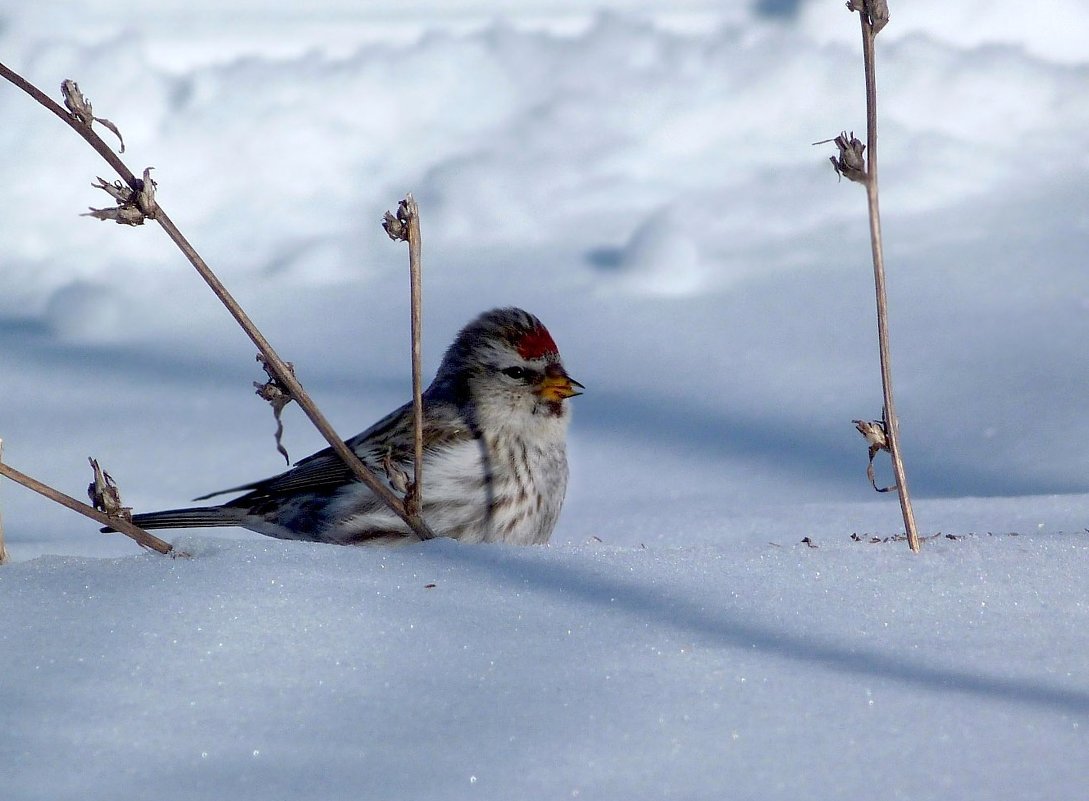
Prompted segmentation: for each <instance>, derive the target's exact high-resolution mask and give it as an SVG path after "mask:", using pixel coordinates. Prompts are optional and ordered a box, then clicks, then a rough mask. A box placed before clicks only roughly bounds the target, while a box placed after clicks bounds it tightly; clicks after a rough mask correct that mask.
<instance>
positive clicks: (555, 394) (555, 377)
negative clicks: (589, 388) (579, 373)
mask: <svg viewBox="0 0 1089 801" xmlns="http://www.w3.org/2000/svg"><path fill="white" fill-rule="evenodd" d="M580 389H586V387H584V386H583V385H582V384H580V383H579V382H578V381H576V380H575V379H573V378H571V376H569V375H567V374H566V373H563V372H556V373H545V377H544V380H543V381H541V383H540V384H538V385H537V388H536V390H535V391H536V393H537V395H539V396H540V398H541V400H543V401H547V402H549V403H555V402H557V401H562V400H563V399H564V398H573V397H575V396H576V395H581V394H582V393H581V392H579V390H580Z"/></svg>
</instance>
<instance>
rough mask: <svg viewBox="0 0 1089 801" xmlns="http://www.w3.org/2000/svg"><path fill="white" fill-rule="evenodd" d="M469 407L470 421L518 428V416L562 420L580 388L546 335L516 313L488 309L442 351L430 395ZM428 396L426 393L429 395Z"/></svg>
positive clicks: (528, 316)
mask: <svg viewBox="0 0 1089 801" xmlns="http://www.w3.org/2000/svg"><path fill="white" fill-rule="evenodd" d="M436 388H441V389H442V390H444V391H445V392H449V393H450V394H451V395H452V396H453V397H454V398H456V400H457V402H458V403H459V405H465V404H469V405H470V406H471V407H472V410H473V413H474V416H475V418H476V420H477V421H478V422H480V423H485V421H495V422H506V423H513V424H518V422H517V421H518V418H519V417H520V416H521V415H531V416H535V417H538V418H547V419H556V418H559V419H563V418H566V416H567V404H566V403H565V401H566V400H567V399H568V398H571V397H573V396H575V395H579V394H581V393H580V391H579V390H580V389H582V384H580V383H579V382H578V381H575V380H574V379H573V378H571V377H570V376H569V375H567V371H566V370H565V369H564V366H563V362H562V360H561V359H560V353H559V349H558V348H557V347H556V342H555V340H553V339H552V335H551V334H549V333H548V329H547V328H545V327H544V324H543V323H542V322H541V321H540V320H538V319H537V318H536V317H535V316H533V315H532V314H530V313H529V312H526V311H523V310H522V309H516V308H507V309H493V310H491V311H488V312H485V313H484V314H482V315H480V316H479V317H477V318H476V319H475V320H473V321H472V322H471V323H469V324H468V325H467V326H465V328H463V329H462V330H461V332H460V333H459V334H458V335H457V338H456V339H455V340H454V343H453V344H452V345H451V346H450V348H449V349H448V350H447V351H446V356H445V357H444V358H443V360H442V365H441V366H440V367H439V371H438V374H437V375H436V376H435V381H434V383H433V384H432V389H436ZM429 391H430V390H429Z"/></svg>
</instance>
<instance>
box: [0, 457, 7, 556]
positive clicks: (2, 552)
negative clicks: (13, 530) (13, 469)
mask: <svg viewBox="0 0 1089 801" xmlns="http://www.w3.org/2000/svg"><path fill="white" fill-rule="evenodd" d="M3 464H4V440H2V439H0V465H3ZM7 561H8V549H7V548H6V547H5V546H4V515H3V508H2V507H0V565H3V564H6V563H7Z"/></svg>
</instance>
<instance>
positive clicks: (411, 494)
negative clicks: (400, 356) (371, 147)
mask: <svg viewBox="0 0 1089 801" xmlns="http://www.w3.org/2000/svg"><path fill="white" fill-rule="evenodd" d="M382 226H383V227H384V228H385V229H386V233H387V234H389V237H390V239H393V240H402V241H406V242H408V269H409V283H410V296H411V306H412V442H413V462H414V464H413V478H412V484H411V485H410V486H409V489H408V492H406V493H405V504H406V505H407V506H409V507H410V508H411V510H412V513H413V514H415V515H419V513H420V508H421V507H422V505H423V374H422V368H421V353H420V351H421V345H420V340H421V336H422V333H421V330H422V327H423V311H422V304H423V265H422V248H423V244H422V239H421V236H420V209H419V206H417V205H416V199H415V198H413V197H412V195H411V194H408V195H407V196H406V197H405V199H404V200H402V201H401V202H400V204H399V205H398V206H397V216H396V217H394V216H393V215H392V214H390V213H389V212H388V211H387V212H386V216H385V218H384V220H383V221H382Z"/></svg>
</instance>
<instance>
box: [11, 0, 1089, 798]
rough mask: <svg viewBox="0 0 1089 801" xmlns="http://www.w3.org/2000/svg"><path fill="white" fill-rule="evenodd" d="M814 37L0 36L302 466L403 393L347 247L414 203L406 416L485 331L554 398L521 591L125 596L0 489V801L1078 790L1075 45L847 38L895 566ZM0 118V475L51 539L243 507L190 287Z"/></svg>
mask: <svg viewBox="0 0 1089 801" xmlns="http://www.w3.org/2000/svg"><path fill="white" fill-rule="evenodd" d="M9 5H10V4H9ZM38 6H42V7H38ZM212 12H214V13H212ZM857 28H858V25H857V20H855V19H854V18H853V17H851V16H849V15H848V14H847V12H846V11H845V10H843V8H842V3H839V2H835V3H833V2H828V3H825V2H816V1H815V0H810V2H781V3H773V2H763V3H752V4H750V3H740V2H734V3H721V2H710V1H709V0H707V1H705V0H684V1H683V2H671V3H664V2H658V1H657V0H640V2H637V3H636V2H600V3H596V4H591V3H589V2H586V1H585V0H564V2H554V3H550V4H532V3H524V2H517V3H515V2H505V1H504V2H497V1H496V0H487V1H486V0H457V1H456V2H444V3H437V2H428V1H427V0H405V2H402V3H399V4H397V6H396V7H391V6H389V5H388V4H378V3H374V2H363V3H361V2H352V3H347V2H338V1H337V0H322V2H318V3H310V4H307V8H306V10H305V12H303V11H301V10H299V9H295V8H277V9H270V8H268V7H267V4H256V3H245V2H232V3H228V4H217V6H215V7H214V8H212V7H211V6H210V5H208V4H203V3H193V2H187V3H180V2H174V1H173V0H170V1H169V2H161V3H156V4H154V6H147V7H146V8H145V7H141V8H140V9H120V8H118V6H117V4H115V3H106V2H99V1H98V0H94V1H92V2H82V3H71V2H59V3H51V4H22V5H19V6H12V7H7V8H4V9H0V45H2V47H0V50H2V51H3V52H4V57H3V60H4V63H6V64H8V65H9V66H11V67H13V68H14V69H16V70H17V71H19V72H21V73H22V74H24V75H26V76H27V77H28V78H30V79H31V80H33V81H35V82H36V83H38V84H39V85H40V86H42V87H43V88H45V89H46V90H48V91H54V90H55V87H56V86H57V85H58V84H59V82H60V80H61V79H62V78H66V77H72V78H75V79H76V80H78V81H79V83H80V85H81V87H82V88H83V90H84V91H85V92H86V93H87V95H88V96H89V97H90V98H91V100H92V101H93V102H94V107H95V111H96V113H97V114H99V115H102V116H105V117H108V118H109V119H111V120H113V121H114V122H116V123H117V124H118V125H119V126H120V128H121V130H122V132H123V133H124V135H125V141H126V145H127V148H128V152H127V153H126V158H127V159H128V163H129V164H130V166H132V167H133V168H134V169H136V170H137V171H140V170H142V168H143V167H145V166H154V167H155V168H156V170H155V173H154V175H155V177H156V178H157V180H159V182H160V187H159V198H160V200H161V201H162V203H163V205H164V207H166V208H167V210H168V211H169V213H170V214H171V216H172V218H173V219H174V220H175V221H176V222H177V223H178V225H179V226H180V227H181V228H182V230H183V231H185V233H186V234H187V236H188V237H189V238H190V239H191V241H193V242H194V243H195V244H196V246H197V247H198V249H199V250H200V251H201V252H202V253H203V254H204V256H205V257H206V258H207V259H208V261H209V262H210V263H211V264H212V265H213V266H214V267H215V269H216V270H217V271H218V272H219V273H220V275H221V277H222V278H223V280H224V281H225V282H226V283H227V285H228V286H229V287H230V288H231V290H232V291H233V292H234V293H235V294H236V295H237V296H238V297H239V299H240V300H241V301H242V303H243V304H244V305H245V306H246V308H247V309H248V310H249V311H250V312H251V314H252V315H253V316H254V317H255V319H256V320H257V321H258V323H259V325H260V326H261V327H262V329H263V330H264V331H265V333H266V334H267V335H268V336H269V338H270V340H271V341H272V342H273V343H274V344H275V345H276V347H277V348H278V350H279V351H280V352H281V353H282V354H283V355H284V356H285V357H286V358H288V359H290V360H292V361H294V362H295V363H296V365H297V369H298V372H299V375H300V377H301V379H302V380H303V382H304V384H306V385H307V387H308V388H309V389H310V390H311V392H312V393H313V394H314V395H315V397H316V399H317V400H318V402H319V403H320V404H321V406H322V407H323V409H325V411H326V412H327V413H328V414H329V416H330V417H331V419H332V420H333V422H334V425H335V426H336V427H337V429H338V430H339V431H340V432H341V433H342V434H344V435H349V434H352V433H355V432H356V431H359V430H361V429H362V428H363V427H365V426H366V425H367V424H369V423H370V422H371V421H373V420H375V419H377V418H378V417H379V416H380V415H381V414H384V413H385V412H387V411H388V410H389V409H391V408H393V407H394V406H396V405H397V404H399V403H401V402H403V400H404V399H405V397H406V396H407V391H408V390H407V388H408V386H409V381H408V364H407V350H408V343H407V330H408V325H407V289H406V284H407V275H406V269H405V262H406V259H405V254H404V252H403V247H398V246H394V245H392V244H391V243H389V242H388V241H387V240H386V239H385V235H384V234H383V233H382V231H381V229H380V228H379V226H378V220H379V219H380V218H381V215H382V213H383V212H384V211H385V210H386V209H389V208H392V207H394V206H395V205H396V202H397V200H398V199H399V198H400V197H401V196H402V195H403V194H404V193H405V192H406V191H412V192H413V193H414V195H415V196H416V197H417V199H418V200H419V201H420V205H421V211H422V214H423V228H424V257H425V339H424V352H425V370H428V371H433V370H434V367H435V366H436V365H437V363H438V359H439V357H440V355H441V352H442V349H443V347H444V346H445V345H446V344H447V342H448V341H449V339H450V338H451V336H452V335H453V333H454V332H455V331H456V330H457V328H458V327H459V326H460V325H462V324H463V323H464V322H466V321H467V320H468V319H470V318H471V317H472V316H474V315H475V314H476V313H477V312H479V311H480V310H482V309H484V308H487V307H489V306H494V305H501V304H502V305H507V304H512V303H515V304H519V305H522V306H525V307H526V308H528V309H530V310H531V311H533V312H535V313H536V314H538V315H539V316H540V317H541V318H542V319H543V320H544V321H545V322H546V324H548V326H549V327H550V329H551V330H552V333H553V334H554V336H555V338H556V340H557V341H558V342H559V344H560V347H561V350H562V351H563V352H564V355H565V361H566V364H567V366H568V368H569V369H570V371H571V373H572V375H574V376H575V377H576V378H578V379H579V380H580V381H581V382H582V383H584V384H586V385H587V387H588V391H587V393H586V394H585V395H584V396H582V397H579V398H577V399H575V401H573V404H574V408H575V418H574V422H573V425H572V431H571V442H570V452H571V463H572V480H571V485H570V490H569V497H568V501H567V503H566V505H565V510H564V514H563V516H562V517H561V520H560V524H559V527H558V529H557V531H556V534H555V536H554V537H553V543H552V545H550V546H548V547H546V548H512V547H493V546H460V545H457V544H455V543H450V542H438V543H427V544H424V545H421V546H416V547H410V548H402V549H397V550H373V549H345V548H334V547H329V546H321V545H313V544H307V543H284V542H279V541H271V540H267V539H265V538H262V537H259V536H258V535H253V534H250V533H248V532H237V531H226V530H225V531H222V532H220V531H217V532H214V533H208V532H201V534H200V536H191V535H187V534H185V533H181V534H179V535H178V536H177V538H176V539H175V542H176V544H177V546H178V547H179V549H181V550H184V551H186V552H187V553H188V554H189V555H190V556H189V558H183V559H163V558H161V557H158V556H157V555H155V554H143V553H139V552H138V551H137V549H136V547H135V546H133V545H132V544H131V543H130V542H129V541H127V540H125V539H124V538H122V537H120V536H117V535H111V536H104V535H100V534H98V533H97V532H96V526H94V525H93V524H90V523H88V522H84V521H82V520H81V519H79V518H75V517H73V516H72V515H71V513H69V512H67V511H66V510H63V509H60V508H59V507H56V508H54V507H53V505H51V504H48V503H46V502H45V501H43V500H41V499H40V498H38V497H37V496H34V495H32V494H31V493H29V492H26V491H24V490H23V489H22V488H19V487H16V486H14V485H11V484H9V483H8V482H4V484H3V485H2V486H0V503H2V504H3V506H2V514H3V522H4V528H5V532H6V535H7V541H8V548H9V551H10V552H11V554H12V556H13V558H14V560H15V561H14V563H13V564H10V565H6V566H4V567H3V568H0V732H3V733H4V735H5V736H3V737H0V776H2V777H3V786H4V793H3V795H4V798H5V799H7V798H11V799H14V800H15V801H22V799H36V798H130V797H156V798H161V799H164V801H171V799H193V798H221V797H229V798H238V799H248V798H293V799H294V798H299V799H306V798H315V799H340V798H344V799H347V798H353V799H354V798H398V799H400V798H450V799H457V798H487V799H508V798H559V797H571V798H577V797H581V798H595V799H598V798H604V799H614V798H615V799H625V800H626V799H632V798H669V797H672V798H707V797H737V798H761V799H777V798H791V799H795V798H798V797H801V796H805V797H809V798H813V799H833V798H834V799H843V798H878V797H888V798H911V799H928V798H932V799H975V798H989V799H1006V798H1008V799H1031V798H1041V799H1056V798H1077V797H1080V796H1081V795H1083V794H1084V787H1085V786H1086V784H1087V780H1089V767H1087V762H1086V760H1085V754H1086V743H1085V733H1086V727H1087V726H1089V679H1087V676H1089V670H1087V668H1089V665H1087V660H1089V657H1087V654H1089V648H1087V645H1089V643H1087V642H1086V639H1087V637H1089V635H1087V634H1086V632H1089V626H1087V625H1086V624H1087V622H1089V621H1087V620H1086V618H1087V615H1089V608H1087V603H1089V602H1087V596H1086V590H1085V588H1086V586H1089V582H1087V581H1086V578H1087V570H1086V557H1087V549H1089V535H1087V533H1086V528H1087V526H1089V515H1087V511H1089V495H1087V494H1086V493H1087V492H1089V479H1087V478H1086V476H1087V475H1089V470H1087V468H1089V463H1087V457H1086V449H1085V448H1084V447H1082V443H1084V442H1086V441H1087V440H1089V421H1087V419H1086V416H1085V414H1084V411H1083V409H1084V403H1083V399H1084V398H1085V397H1086V379H1085V376H1086V374H1087V370H1086V367H1087V365H1086V359H1085V349H1084V347H1083V343H1084V342H1085V340H1086V336H1087V335H1089V279H1087V277H1086V273H1085V269H1084V254H1085V253H1086V252H1087V247H1089V196H1087V195H1086V193H1085V191H1084V186H1085V185H1086V180H1087V179H1089V158H1087V157H1086V156H1085V155H1084V154H1085V153H1087V152H1089V147H1087V145H1089V100H1087V98H1089V91H1087V90H1089V56H1087V55H1086V54H1085V49H1084V42H1085V41H1086V33H1087V31H1089V16H1087V11H1086V9H1085V8H1084V7H1083V5H1082V4H1079V3H1073V2H1065V3H1057V4H1052V5H1051V6H1049V10H1048V12H1047V13H1046V14H1042V13H1040V12H1039V11H1038V10H1037V9H1035V8H1034V7H1031V6H1023V5H1019V4H1015V3H1013V2H1012V0H999V2H991V3H988V4H986V5H984V4H981V3H961V4H955V5H950V4H947V3H938V2H935V0H917V2H914V3H911V4H904V6H903V8H901V7H900V6H899V5H897V4H894V5H893V7H892V22H891V23H890V25H889V27H888V28H887V29H886V30H885V31H884V32H883V33H882V34H881V37H880V38H879V40H878V58H879V64H878V79H879V83H880V88H881V103H882V109H881V110H882V129H881V136H882V138H881V145H882V146H881V180H882V207H883V211H884V224H885V234H886V248H887V257H888V261H889V269H890V275H889V292H890V305H891V313H892V321H891V323H892V336H893V343H892V344H893V366H894V372H895V376H896V390H897V401H898V409H899V414H900V418H901V426H902V430H903V435H904V437H905V442H904V446H905V456H906V460H907V466H908V472H909V476H910V479H911V484H912V488H913V490H914V491H915V494H916V496H917V501H916V512H917V516H918V518H919V521H920V524H921V526H922V529H923V531H924V532H925V533H926V534H927V536H932V539H929V540H928V541H927V542H926V544H925V546H924V551H923V553H922V554H921V555H919V556H911V555H910V554H909V553H908V552H907V549H906V546H904V544H903V543H902V542H898V541H892V540H890V538H892V537H893V536H894V535H895V534H896V533H897V532H898V531H899V530H900V526H901V520H900V513H899V508H898V505H897V504H896V502H895V499H894V498H893V497H891V496H875V495H874V494H873V492H872V490H871V489H870V488H869V486H868V484H867V482H866V479H865V474H864V470H865V449H864V445H863V443H862V441H861V439H859V438H858V437H857V434H856V433H855V432H854V430H853V427H852V426H851V423H850V421H851V420H852V419H854V418H859V417H868V418H873V417H877V416H879V414H880V403H881V400H880V398H881V396H880V385H879V383H878V381H877V373H876V347H875V341H874V338H875V337H874V332H873V289H872V279H871V274H870V266H869V260H868V241H867V232H866V226H865V220H864V208H863V198H862V193H861V191H860V190H859V188H858V187H856V186H852V185H849V184H846V183H842V184H837V182H836V180H835V176H834V175H833V174H832V171H831V168H830V166H829V165H828V164H827V160H826V159H827V156H829V155H831V152H832V151H831V150H830V146H828V145H823V146H817V147H814V146H812V145H811V143H812V142H816V141H819V140H822V139H827V138H829V137H830V136H834V135H835V134H836V133H838V132H839V131H840V130H842V129H844V128H846V129H848V130H850V129H852V128H853V129H854V130H855V131H856V133H861V129H862V127H863V103H862V97H861V91H860V90H861V67H860V58H859V46H858V42H857V35H858V31H857ZM0 119H3V120H4V125H3V126H0V147H2V152H4V153H5V154H6V156H7V157H6V158H4V159H3V160H0V182H2V183H3V186H4V187H5V192H4V200H3V201H2V202H3V206H2V209H3V216H2V217H0V243H2V247H3V252H4V266H3V270H2V272H0V376H2V379H0V381H2V385H0V386H2V389H3V392H0V437H2V438H3V439H4V458H5V461H7V462H8V463H10V464H12V465H13V466H15V467H17V468H19V469H20V470H23V471H24V472H27V473H30V474H31V475H34V476H36V477H38V478H41V479H43V480H45V481H47V482H49V483H51V484H54V485H56V486H58V487H60V488H62V489H64V490H66V491H67V492H69V493H70V494H72V495H76V496H79V495H82V492H83V487H85V486H86V484H87V482H88V481H89V478H90V476H89V471H88V469H87V467H86V461H85V457H86V456H87V455H89V454H92V455H94V456H95V457H96V458H98V459H99V461H100V462H102V464H103V465H104V466H105V467H106V469H108V470H109V471H110V472H111V474H112V475H114V476H115V477H116V478H117V480H118V482H119V483H120V485H121V488H122V491H123V497H124V499H125V502H126V503H128V504H131V505H133V506H135V507H136V508H138V509H141V510H150V509H155V508H163V507H167V506H175V505H177V504H178V503H180V502H184V501H185V500H186V499H188V498H192V497H194V496H196V495H199V494H203V493H205V492H208V491H210V490H213V489H216V488H219V487H224V486H232V485H236V484H239V483H242V482H244V481H247V480H251V479H254V478H258V477H262V476H266V475H271V474H273V473H275V472H277V471H278V470H280V469H281V468H282V464H283V462H282V460H280V461H278V460H279V459H280V457H279V456H278V455H277V454H276V452H275V450H274V446H273V440H272V431H273V429H274V423H273V421H272V419H271V415H270V414H269V413H268V410H267V408H264V407H262V406H261V404H260V403H259V402H258V401H256V399H255V398H253V396H252V395H251V382H252V381H253V380H255V379H258V380H259V379H261V378H263V375H262V374H261V373H260V371H259V368H258V367H257V365H256V364H255V363H254V361H253V349H252V347H251V346H250V345H249V344H248V342H247V341H246V340H245V339H244V338H243V337H242V336H241V335H240V334H239V332H238V331H237V330H236V329H235V328H234V326H233V323H231V322H230V320H229V319H228V318H227V316H226V314H225V313H224V312H223V310H222V309H221V308H220V307H219V306H218V304H217V303H216V301H215V300H214V299H213V298H212V297H211V295H210V293H208V292H207V291H206V290H205V289H204V288H203V287H202V286H200V283H199V279H197V278H196V277H195V276H194V275H193V273H192V270H191V269H190V268H189V267H188V266H187V265H186V264H184V263H183V261H182V260H181V258H180V257H179V256H178V254H177V253H176V252H175V251H174V250H173V249H172V248H171V247H170V246H169V244H168V243H167V242H166V240H165V239H164V237H163V236H162V234H161V232H160V231H158V230H157V228H156V227H154V226H147V227H145V228H141V229H131V230H129V229H121V228H117V227H116V226H112V225H104V224H100V223H95V222H93V221H91V220H87V219H82V218H78V217H77V216H76V214H77V213H78V212H80V211H82V210H83V209H84V208H85V207H86V206H88V205H96V204H103V203H104V202H105V196H104V195H102V196H96V194H100V193H95V192H94V191H93V190H91V189H90V187H89V186H88V184H90V183H91V181H92V180H93V179H94V177H95V176H97V175H104V176H105V172H104V171H105V167H104V165H102V163H101V162H100V161H98V160H97V157H95V156H94V154H93V153H91V152H90V151H89V149H87V148H86V146H85V145H83V144H82V143H81V142H80V141H78V139H77V138H76V137H74V136H72V134H71V132H70V131H68V130H67V129H65V128H63V127H62V126H60V125H58V123H57V122H56V120H55V119H53V118H51V117H50V116H49V115H48V114H46V113H45V112H44V111H43V110H41V109H40V108H38V107H36V106H35V105H34V104H32V103H31V102H29V101H28V100H26V99H25V98H24V97H23V96H22V95H21V94H19V93H17V92H16V91H14V90H12V89H11V88H10V87H8V88H5V89H0ZM286 424H287V435H286V445H287V447H288V448H289V450H290V451H291V455H292V457H293V458H299V457H302V456H305V455H306V454H308V453H310V452H311V451H312V450H314V449H316V448H318V447H320V446H321V441H320V439H319V437H318V436H317V435H316V434H315V433H313V432H312V431H310V430H309V427H308V426H307V425H306V424H305V421H304V420H303V419H302V417H301V415H299V414H298V413H297V412H295V411H288V413H287V414H286ZM885 468H886V465H885V464H883V463H881V464H880V468H879V475H880V474H881V473H884V474H885V478H886V479H887V471H886V470H885ZM879 480H881V479H880V478H879ZM852 534H854V535H856V536H857V540H856V539H852ZM946 535H950V536H951V537H954V538H949V537H947V536H946ZM803 538H808V539H809V541H810V544H805V543H803V542H802V539H803ZM871 540H877V542H872V541H871ZM886 540H890V541H886ZM810 545H815V546H817V547H810ZM430 585H434V586H430Z"/></svg>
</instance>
